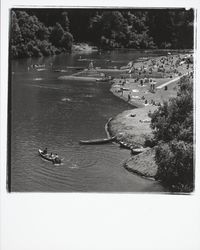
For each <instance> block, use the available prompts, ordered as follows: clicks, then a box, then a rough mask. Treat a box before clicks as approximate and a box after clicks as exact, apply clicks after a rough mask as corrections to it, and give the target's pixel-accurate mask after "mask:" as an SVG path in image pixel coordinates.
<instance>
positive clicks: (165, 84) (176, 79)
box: [157, 73, 187, 89]
mask: <svg viewBox="0 0 200 250" xmlns="http://www.w3.org/2000/svg"><path fill="white" fill-rule="evenodd" d="M185 75H187V73H186V74H184V75H182V76H178V77H176V78H174V79H172V80H170V81H169V82H165V83H163V84H162V85H160V86H158V87H157V89H162V88H163V87H165V86H167V85H169V84H170V83H173V82H176V81H178V80H180V79H181V78H182V77H183V76H185Z"/></svg>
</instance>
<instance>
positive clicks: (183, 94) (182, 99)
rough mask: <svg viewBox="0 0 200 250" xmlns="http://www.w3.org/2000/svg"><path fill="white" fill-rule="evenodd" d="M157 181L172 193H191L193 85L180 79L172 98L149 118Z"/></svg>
mask: <svg viewBox="0 0 200 250" xmlns="http://www.w3.org/2000/svg"><path fill="white" fill-rule="evenodd" d="M151 118H152V120H151V127H152V129H153V132H154V139H155V140H156V142H157V147H156V156H155V160H156V163H157V164H158V172H157V179H159V180H161V181H162V182H163V183H164V184H166V185H167V186H168V187H170V189H172V190H173V191H183V192H190V191H192V190H193V181H194V180H193V179H194V172H193V169H194V167H193V82H192V79H191V78H189V77H184V78H182V80H181V81H180V83H179V91H178V93H177V97H176V98H172V99H170V101H169V102H165V103H164V105H163V106H161V107H159V108H158V110H156V111H155V112H154V113H153V114H151Z"/></svg>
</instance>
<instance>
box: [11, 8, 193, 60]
mask: <svg viewBox="0 0 200 250" xmlns="http://www.w3.org/2000/svg"><path fill="white" fill-rule="evenodd" d="M193 23H194V11H193V9H190V10H187V11H186V10H185V9H159V10H158V9H152V10H134V9H67V10H63V9H20V10H19V9H14V10H12V12H11V52H12V55H13V57H23V56H40V55H51V54H55V53H60V52H61V51H70V50H71V48H72V43H73V41H75V42H88V43H91V44H93V45H96V46H98V47H99V48H102V49H114V48H133V49H152V48H159V49H188V48H189V49H191V48H193Z"/></svg>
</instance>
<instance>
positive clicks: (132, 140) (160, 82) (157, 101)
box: [109, 54, 193, 178]
mask: <svg viewBox="0 0 200 250" xmlns="http://www.w3.org/2000/svg"><path fill="white" fill-rule="evenodd" d="M188 58H190V59H191V55H187V54H179V55H173V56H172V55H168V56H166V57H157V58H153V59H149V60H146V61H145V62H142V61H138V62H136V63H135V64H134V65H133V66H132V68H131V69H130V71H129V72H130V73H129V74H127V75H126V76H125V77H123V78H118V79H114V81H113V84H112V86H111V89H110V91H111V92H112V93H113V94H114V95H115V96H117V97H119V98H121V99H123V100H124V101H126V102H128V103H129V104H130V105H132V106H134V107H135V108H134V109H131V110H127V111H124V112H122V113H121V114H119V115H117V116H116V117H115V118H114V119H112V120H111V121H110V123H109V132H110V134H111V136H115V137H116V140H117V142H118V143H119V144H120V145H126V147H127V148H130V149H131V150H132V151H134V149H135V148H145V150H144V152H142V153H140V154H138V155H133V156H131V158H130V159H128V160H127V161H126V163H125V164H124V167H125V168H126V169H127V170H129V171H131V172H134V173H137V174H139V175H141V176H145V177H148V178H154V177H155V175H156V173H157V165H156V163H155V160H154V156H155V149H154V148H146V146H147V145H146V144H147V142H148V139H151V138H152V137H153V133H152V129H151V128H150V123H151V119H150V117H149V115H148V114H149V113H152V112H154V111H155V110H156V109H157V108H158V107H159V106H160V105H162V104H163V102H164V101H168V100H169V99H170V98H172V97H175V96H176V95H177V90H178V85H177V83H178V82H179V80H180V78H181V77H183V76H184V75H186V74H192V73H193V63H192V61H190V59H188ZM125 67H126V66H125ZM161 69H162V70H161ZM160 70H161V71H160ZM158 72H159V73H160V75H159V77H157V78H153V77H151V76H152V73H155V74H156V73H158Z"/></svg>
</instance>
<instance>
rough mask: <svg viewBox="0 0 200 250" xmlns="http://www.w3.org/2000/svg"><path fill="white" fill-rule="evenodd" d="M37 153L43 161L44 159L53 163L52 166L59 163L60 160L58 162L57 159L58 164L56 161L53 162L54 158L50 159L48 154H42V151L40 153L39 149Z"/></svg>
mask: <svg viewBox="0 0 200 250" xmlns="http://www.w3.org/2000/svg"><path fill="white" fill-rule="evenodd" d="M38 152H39V155H40V156H41V157H42V158H43V159H45V160H47V161H51V162H53V163H54V164H59V163H61V160H60V159H59V161H58V162H56V161H55V158H52V157H51V156H50V154H43V151H42V150H41V149H39V150H38Z"/></svg>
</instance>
